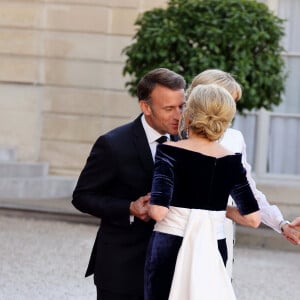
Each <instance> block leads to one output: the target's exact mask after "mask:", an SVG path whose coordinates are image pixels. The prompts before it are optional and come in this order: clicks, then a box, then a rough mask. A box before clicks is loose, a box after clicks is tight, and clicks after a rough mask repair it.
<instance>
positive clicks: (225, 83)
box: [186, 69, 242, 102]
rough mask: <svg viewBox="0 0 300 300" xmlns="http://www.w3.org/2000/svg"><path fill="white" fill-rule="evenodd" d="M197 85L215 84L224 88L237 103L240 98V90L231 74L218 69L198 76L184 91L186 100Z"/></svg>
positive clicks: (209, 70)
mask: <svg viewBox="0 0 300 300" xmlns="http://www.w3.org/2000/svg"><path fill="white" fill-rule="evenodd" d="M199 84H217V85H219V86H222V87H223V88H225V89H226V90H227V91H228V92H229V93H230V94H231V95H232V97H234V100H235V101H236V102H237V101H238V100H240V98H241V97H242V88H241V86H240V85H239V84H238V82H237V81H236V80H235V79H234V78H233V77H232V75H231V74H229V73H226V72H224V71H221V70H218V69H208V70H206V71H203V72H201V73H200V74H198V75H197V76H196V77H195V78H194V79H193V81H192V83H191V85H190V86H189V88H188V89H187V91H186V98H187V99H188V97H189V95H190V94H191V92H192V90H193V88H194V87H196V86H197V85H199Z"/></svg>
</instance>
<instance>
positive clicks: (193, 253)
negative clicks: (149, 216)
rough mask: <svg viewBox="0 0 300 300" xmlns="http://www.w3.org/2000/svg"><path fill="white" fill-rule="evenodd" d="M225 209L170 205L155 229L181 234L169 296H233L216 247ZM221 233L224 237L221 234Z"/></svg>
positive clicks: (189, 299)
mask: <svg viewBox="0 0 300 300" xmlns="http://www.w3.org/2000/svg"><path fill="white" fill-rule="evenodd" d="M224 220H225V211H208V210H201V209H186V208H179V207H174V206H171V207H170V209H169V212H168V214H167V216H166V217H165V218H164V219H163V220H162V221H161V222H157V223H156V225H155V227H154V230H155V231H159V232H164V233H168V234H174V235H178V236H182V237H183V241H182V245H181V247H180V250H179V252H178V256H177V261H176V267H175V272H174V275H173V281H172V286H171V291H170V295H169V300H183V299H184V300H201V299H209V300H221V299H222V300H234V299H236V297H235V294H234V291H233V287H232V284H231V280H230V278H229V276H228V274H227V272H226V269H225V266H224V263H223V260H222V257H221V255H220V252H219V250H218V242H217V240H218V239H221V238H224V236H225V235H224V230H223V228H224ZM222 236H223V237H222Z"/></svg>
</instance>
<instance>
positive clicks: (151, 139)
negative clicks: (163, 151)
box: [141, 115, 170, 160]
mask: <svg viewBox="0 0 300 300" xmlns="http://www.w3.org/2000/svg"><path fill="white" fill-rule="evenodd" d="M141 121H142V124H143V127H144V130H145V132H146V136H147V140H148V143H149V146H150V150H151V153H152V157H153V160H154V158H155V153H156V147H157V145H158V143H157V142H156V140H157V139H158V138H160V137H161V136H162V134H160V133H159V132H157V131H156V130H155V129H153V128H152V127H151V126H150V125H149V124H148V123H147V121H146V119H145V116H144V115H142V118H141ZM165 136H166V137H167V138H168V140H170V135H169V134H165Z"/></svg>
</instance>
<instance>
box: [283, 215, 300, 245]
mask: <svg viewBox="0 0 300 300" xmlns="http://www.w3.org/2000/svg"><path fill="white" fill-rule="evenodd" d="M297 219H298V218H297ZM297 219H295V220H294V221H293V222H292V223H291V224H285V225H283V226H282V232H283V235H284V237H285V238H286V239H287V240H288V241H289V242H291V243H292V244H294V245H299V244H300V218H299V220H298V221H297Z"/></svg>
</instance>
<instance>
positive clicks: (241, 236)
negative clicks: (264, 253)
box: [235, 224, 299, 252]
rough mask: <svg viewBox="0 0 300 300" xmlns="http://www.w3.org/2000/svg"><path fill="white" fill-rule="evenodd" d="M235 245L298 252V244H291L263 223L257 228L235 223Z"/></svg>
mask: <svg viewBox="0 0 300 300" xmlns="http://www.w3.org/2000/svg"><path fill="white" fill-rule="evenodd" d="M235 246H237V247H249V248H266V249H271V250H282V251H297V252H299V246H298V245H297V246H295V245H293V244H291V243H290V242H289V241H287V240H286V239H285V238H284V236H283V235H281V234H279V233H278V232H276V231H274V230H273V229H270V228H269V227H266V226H265V225H263V224H262V225H260V227H259V228H257V229H254V228H249V227H244V226H239V225H237V226H236V239H235Z"/></svg>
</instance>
